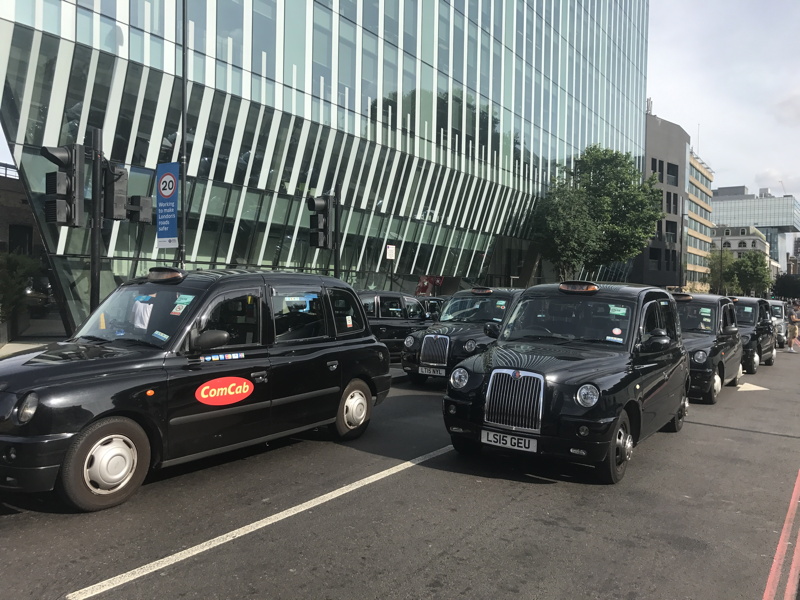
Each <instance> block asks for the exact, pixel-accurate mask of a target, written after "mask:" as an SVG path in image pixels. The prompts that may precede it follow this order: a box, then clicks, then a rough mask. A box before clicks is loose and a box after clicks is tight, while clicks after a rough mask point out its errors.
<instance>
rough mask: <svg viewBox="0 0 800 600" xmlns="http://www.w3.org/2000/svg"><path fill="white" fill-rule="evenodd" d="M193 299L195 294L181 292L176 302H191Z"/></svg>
mask: <svg viewBox="0 0 800 600" xmlns="http://www.w3.org/2000/svg"><path fill="white" fill-rule="evenodd" d="M192 300H194V296H189V295H188V294H181V295H180V296H178V299H177V300H175V304H189V303H190V302H191V301H192Z"/></svg>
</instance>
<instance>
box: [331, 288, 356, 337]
mask: <svg viewBox="0 0 800 600" xmlns="http://www.w3.org/2000/svg"><path fill="white" fill-rule="evenodd" d="M328 294H329V297H330V300H331V307H333V325H334V327H336V334H337V335H343V334H348V333H356V332H358V331H364V319H363V317H362V316H361V310H360V309H359V306H358V300H357V299H356V298H355V297H354V296H353V294H351V293H350V292H348V291H347V290H341V289H331V290H328Z"/></svg>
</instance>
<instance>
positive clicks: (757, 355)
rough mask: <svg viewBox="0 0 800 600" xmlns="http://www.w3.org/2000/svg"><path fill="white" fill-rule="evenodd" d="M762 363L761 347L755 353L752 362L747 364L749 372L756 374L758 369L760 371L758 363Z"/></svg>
mask: <svg viewBox="0 0 800 600" xmlns="http://www.w3.org/2000/svg"><path fill="white" fill-rule="evenodd" d="M760 364H761V348H759V349H758V350H756V353H755V354H754V355H753V358H752V360H751V361H750V364H749V365H748V366H747V373H749V374H750V375H755V374H756V371H758V365H760Z"/></svg>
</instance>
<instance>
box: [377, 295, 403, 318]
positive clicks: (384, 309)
mask: <svg viewBox="0 0 800 600" xmlns="http://www.w3.org/2000/svg"><path fill="white" fill-rule="evenodd" d="M380 305H381V319H402V318H403V305H402V304H401V303H400V298H397V297H394V296H381V297H380Z"/></svg>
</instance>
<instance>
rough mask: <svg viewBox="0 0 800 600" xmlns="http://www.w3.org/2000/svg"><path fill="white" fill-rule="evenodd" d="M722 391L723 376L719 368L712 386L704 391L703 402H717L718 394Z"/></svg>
mask: <svg viewBox="0 0 800 600" xmlns="http://www.w3.org/2000/svg"><path fill="white" fill-rule="evenodd" d="M720 391H722V376H721V375H720V374H719V370H717V371H716V372H715V373H714V379H712V380H711V386H710V387H709V388H708V390H707V391H705V392H703V402H705V403H706V404H716V403H717V396H718V395H719V393H720Z"/></svg>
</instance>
